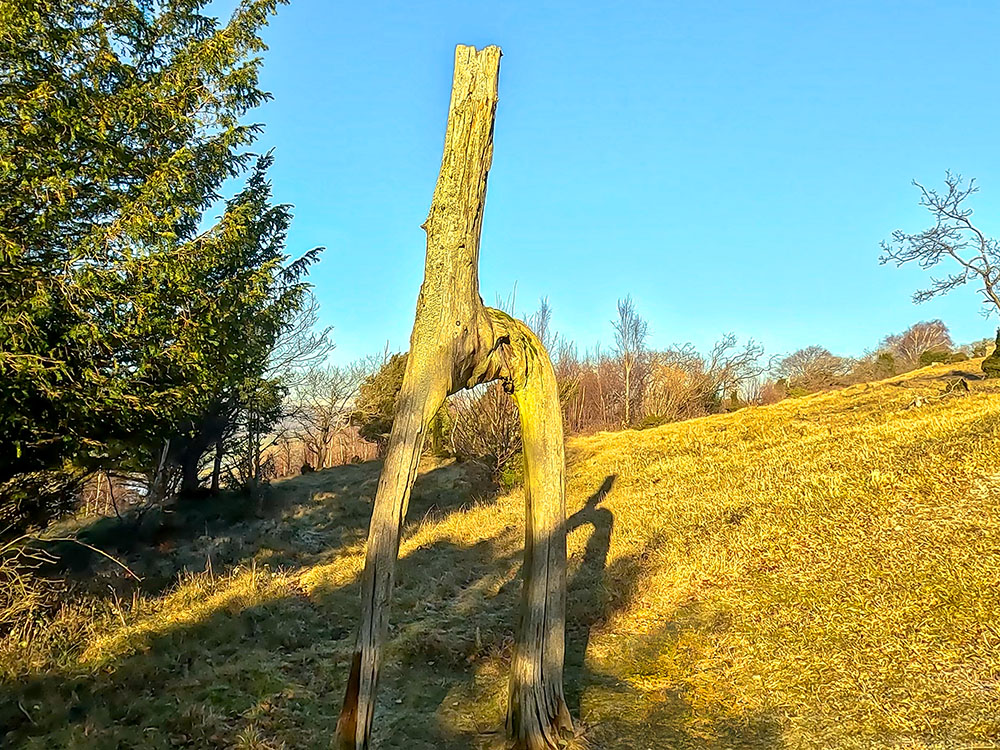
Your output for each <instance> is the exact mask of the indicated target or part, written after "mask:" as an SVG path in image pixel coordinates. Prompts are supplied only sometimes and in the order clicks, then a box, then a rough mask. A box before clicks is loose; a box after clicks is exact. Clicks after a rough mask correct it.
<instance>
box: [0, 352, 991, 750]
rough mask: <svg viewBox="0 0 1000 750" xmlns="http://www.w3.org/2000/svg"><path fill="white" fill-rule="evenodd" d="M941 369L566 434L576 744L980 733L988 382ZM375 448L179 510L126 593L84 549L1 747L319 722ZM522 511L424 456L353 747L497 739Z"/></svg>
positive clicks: (14, 665)
mask: <svg viewBox="0 0 1000 750" xmlns="http://www.w3.org/2000/svg"><path fill="white" fill-rule="evenodd" d="M956 368H957V370H956ZM962 370H964V371H967V372H968V373H970V374H972V373H977V372H978V363H977V362H976V361H972V362H969V363H962V364H960V365H942V366H938V367H933V368H926V369H924V370H920V371H917V372H916V373H911V374H909V375H907V376H903V377H900V378H895V379H892V380H889V381H885V382H882V383H875V384H868V385H860V386H855V387H852V388H850V389H848V390H845V391H840V392H837V393H829V394H818V395H814V396H810V397H806V398H802V399H795V400H789V401H786V402H783V403H780V404H777V405H775V406H771V407H766V408H754V409H745V410H742V411H740V412H737V413H735V414H731V415H724V416H716V417H708V418H705V419H699V420H694V421H690V422H685V423H681V424H676V425H669V426H666V427H662V428H659V429H654V430H648V431H643V432H633V431H628V432H624V433H615V434H611V433H606V434H601V435H597V436H593V437H587V438H579V439H574V440H571V441H570V444H569V471H568V476H569V488H568V489H569V510H570V514H571V517H570V520H569V528H570V534H569V546H570V553H571V556H572V559H571V563H570V583H569V589H570V590H569V604H568V606H569V613H568V614H569V617H568V619H569V624H568V633H567V640H568V653H567V692H568V699H569V702H570V706H571V708H572V710H573V712H574V715H575V716H577V717H579V719H580V723H581V727H582V729H583V732H584V734H583V740H582V741H581V744H584V743H586V744H588V745H589V746H590V747H592V748H601V749H604V748H607V749H609V750H610V749H613V748H622V749H625V748H628V749H632V748H635V749H639V750H643V749H645V748H651V749H653V748H656V749H658V748H667V747H682V748H735V747H746V748H751V747H753V748H758V747H759V748H779V747H788V748H799V747H802V748H827V747H865V748H869V747H872V748H874V747H995V746H998V743H1000V469H998V457H1000V385H994V384H993V383H987V382H985V381H981V380H970V391H969V392H965V391H964V390H960V389H955V390H952V391H951V392H947V391H948V390H949V386H950V383H952V382H953V381H954V380H955V377H956V372H958V371H962ZM972 377H975V375H972ZM377 475H378V467H377V465H375V464H368V465H360V466H349V467H342V468H339V469H331V470H326V471H323V472H319V473H316V474H313V475H307V476H303V477H298V478H295V479H291V480H287V481H284V482H280V483H278V484H276V485H275V488H274V490H275V491H274V496H273V498H272V499H271V500H270V501H269V503H268V504H267V505H266V506H265V507H262V508H257V509H254V512H253V513H249V514H248V513H246V509H245V508H242V507H235V503H236V502H237V501H236V500H235V499H231V500H230V501H229V505H228V507H227V505H226V504H225V503H223V504H222V505H221V508H220V509H219V510H218V511H217V514H216V515H214V516H208V515H205V513H204V511H202V510H200V509H198V508H197V507H190V508H183V507H182V508H178V509H176V510H175V512H174V514H173V517H172V520H171V523H170V525H169V526H170V528H171V529H172V531H163V530H161V531H159V532H157V533H158V534H159V536H158V538H157V540H156V541H157V543H158V545H159V548H158V552H157V554H156V555H155V556H150V555H148V554H147V555H145V556H140V555H138V554H125V557H126V559H127V561H128V562H129V564H130V565H131V566H133V567H134V569H135V571H136V572H137V573H139V574H141V575H142V576H143V577H144V581H143V584H142V586H141V587H139V590H136V586H135V584H134V582H129V579H127V578H126V577H124V576H123V575H122V574H121V573H120V571H118V570H117V569H115V568H114V567H113V566H111V565H110V564H109V563H107V564H105V563H100V564H99V563H97V562H93V561H92V562H91V565H93V566H95V568H96V569H92V570H93V572H87V573H85V574H84V575H83V577H82V578H81V580H82V581H84V583H81V584H80V586H81V587H82V588H81V591H80V592H78V593H77V594H76V595H75V597H73V598H75V601H76V602H77V603H76V604H73V605H67V606H65V607H64V608H63V609H62V610H60V611H59V612H58V613H56V614H55V615H54V616H53V619H52V620H51V621H48V622H45V623H40V624H39V626H38V627H37V628H35V629H33V630H30V631H27V632H21V633H18V634H16V635H15V637H13V638H8V639H7V640H6V641H5V642H4V643H3V644H2V646H0V670H2V671H0V675H2V678H3V680H4V684H3V688H2V689H3V695H2V702H0V726H2V727H5V728H6V729H7V730H8V734H7V736H6V743H5V744H6V745H9V746H12V747H30V748H56V747H97V748H116V747H144V748H145V747H148V748H171V747H197V748H202V747H237V748H280V747H285V748H289V750H291V749H292V748H325V747H328V746H329V738H330V736H331V734H332V732H333V728H334V725H335V723H336V717H337V712H338V710H339V703H340V699H341V689H342V685H343V680H344V678H345V676H346V672H347V659H348V657H349V655H350V653H351V650H352V645H353V643H352V641H353V631H354V626H355V617H356V616H357V602H356V597H357V577H358V573H359V571H360V568H361V564H362V553H363V537H364V533H365V528H366V525H367V516H368V513H369V512H370V503H371V499H372V496H373V495H374V489H375V482H376V480H377ZM522 512H523V509H522V498H521V496H520V494H519V492H517V491H515V492H513V493H512V494H510V495H507V496H501V497H490V496H489V495H488V494H485V493H484V492H483V490H482V489H481V485H480V482H479V479H478V478H477V477H476V476H474V475H472V474H470V472H469V470H468V468H467V467H461V466H455V465H446V466H440V467H434V468H431V467H427V468H426V469H425V471H424V473H423V474H422V476H421V478H420V480H419V484H418V489H417V492H416V494H415V497H414V501H413V504H412V507H411V512H410V523H409V525H408V527H407V531H406V534H405V539H404V542H403V544H402V548H401V558H402V559H401V561H400V566H399V575H398V582H397V588H396V605H395V609H394V612H393V622H394V625H393V629H392V642H391V645H390V647H389V649H388V653H387V659H386V662H387V666H386V669H385V674H384V681H383V684H382V691H381V694H380V700H381V707H380V712H379V715H378V718H377V737H376V747H382V748H414V749H420V748H454V749H456V750H457V749H458V748H469V747H473V748H486V747H500V746H502V743H501V737H502V734H501V732H502V719H503V712H504V698H505V696H504V690H505V678H506V667H507V662H508V660H509V654H510V647H511V638H512V633H513V623H514V615H515V611H516V606H517V594H518V587H519V585H520V582H519V577H518V570H519V560H520V548H521V534H522ZM88 538H92V539H94V540H95V541H96V540H98V539H99V538H100V534H98V533H97V531H95V530H91V537H88ZM184 569H186V570H187V571H189V572H185V573H182V574H181V576H180V579H179V581H178V578H177V571H179V570H184ZM190 571H197V572H190ZM85 592H89V593H85ZM0 736H2V735H0Z"/></svg>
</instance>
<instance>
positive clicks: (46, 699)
mask: <svg viewBox="0 0 1000 750" xmlns="http://www.w3.org/2000/svg"><path fill="white" fill-rule="evenodd" d="M332 476H334V477H338V478H339V479H343V480H344V481H348V480H349V479H350V476H349V475H346V474H344V475H342V474H339V473H334V474H333V475H332ZM357 476H358V475H355V477H357ZM360 476H361V477H364V476H365V474H363V473H362V474H361V475H360ZM312 481H315V480H314V479H313V478H310V482H312ZM614 481H615V478H614V476H609V477H607V478H606V479H605V480H604V482H603V483H602V485H601V486H600V488H598V490H597V491H596V492H595V493H594V494H593V495H592V496H591V497H590V499H589V500H588V501H587V502H586V503H585V504H584V506H583V507H582V508H581V509H580V510H579V511H577V512H576V513H574V514H572V515H571V516H570V518H569V519H568V522H569V528H570V529H571V530H572V529H576V528H580V527H586V526H591V527H592V531H591V534H590V537H588V541H587V543H586V547H585V549H584V552H583V555H582V558H581V560H580V563H579V565H578V566H577V567H576V572H575V573H574V575H573V577H572V579H571V581H570V583H569V586H568V597H567V645H568V647H567V658H566V678H567V696H568V699H569V701H570V704H571V706H572V707H573V709H574V710H573V712H574V714H575V715H576V716H580V711H581V710H585V712H586V713H587V714H588V715H589V716H588V717H587V718H591V717H592V718H593V719H594V723H593V725H592V726H590V727H585V728H586V729H587V733H586V741H587V746H588V747H590V748H592V749H593V750H618V748H621V749H622V750H624V749H625V748H629V749H632V748H643V747H656V748H659V747H669V746H679V747H694V748H710V747H720V748H723V747H727V748H728V747H732V748H737V747H764V748H771V747H778V746H779V730H780V727H779V725H778V724H777V723H769V722H767V721H765V720H763V719H762V720H754V721H741V722H731V723H725V722H724V723H723V724H722V725H718V726H715V727H713V728H712V731H710V732H707V733H704V736H706V737H710V738H712V739H711V740H706V739H704V737H703V736H701V735H698V736H696V735H693V734H691V733H690V732H689V731H687V729H685V726H686V720H687V718H688V716H689V715H690V711H691V709H690V707H689V706H688V704H687V703H686V701H685V699H684V697H683V696H682V695H680V694H679V693H677V694H673V693H671V694H668V693H663V694H662V695H653V696H650V695H649V694H648V693H644V692H640V691H638V690H636V689H635V688H633V687H632V686H630V685H628V684H626V683H624V682H622V681H621V680H620V679H619V678H617V677H615V676H614V675H612V674H609V673H607V672H602V671H601V670H600V669H596V668H595V667H594V666H593V665H591V664H590V663H589V662H588V659H587V650H588V647H589V645H590V643H591V642H592V639H593V638H594V636H595V633H596V632H597V631H598V630H599V629H600V628H601V627H602V626H603V625H604V624H605V623H606V622H607V620H608V618H609V617H610V616H611V615H612V614H614V613H615V612H617V611H620V610H622V609H624V608H626V607H627V606H628V605H629V604H630V602H631V601H632V598H633V595H634V593H635V592H636V590H637V588H638V586H639V585H640V584H641V577H642V571H643V558H644V555H645V554H646V552H648V550H649V549H650V547H649V546H647V548H646V549H645V550H644V551H642V552H640V553H638V554H636V555H634V556H626V557H622V558H618V559H616V560H615V561H614V563H613V564H612V565H611V566H609V565H608V563H607V560H608V553H609V549H610V544H611V539H612V533H613V530H614V516H613V514H612V512H611V511H610V510H608V509H606V508H603V507H600V506H601V503H602V502H603V501H604V499H605V498H606V497H607V496H608V494H609V493H610V492H611V491H612V489H613V486H614ZM299 489H301V487H300V488H299ZM325 492H326V491H325V490H324V491H319V489H318V488H317V493H315V496H313V495H311V496H310V497H311V499H310V501H309V502H310V503H312V504H313V505H315V506H316V507H312V506H311V505H309V504H308V503H303V504H301V506H295V507H296V509H297V510H296V513H295V514H293V516H292V517H291V518H289V517H288V516H282V519H283V522H284V523H287V524H293V522H301V526H299V527H296V528H298V529H309V528H311V527H312V528H318V529H320V531H317V532H316V533H317V534H319V535H320V537H321V538H322V539H324V540H335V544H337V545H342V543H343V541H344V540H345V539H349V540H350V539H354V536H353V534H354V533H356V532H357V531H358V530H360V529H363V528H364V527H365V526H366V525H367V511H365V512H360V511H359V512H358V513H357V514H355V515H356V517H355V516H350V517H349V518H348V519H347V520H346V521H345V522H344V526H343V528H342V529H341V533H340V534H339V535H337V534H334V533H333V532H332V531H331V532H330V534H329V535H328V536H323V534H326V533H327V532H325V531H323V530H322V528H323V527H322V523H333V521H332V520H331V519H332V518H334V517H336V518H342V515H339V514H338V511H337V510H336V507H335V506H337V505H338V504H339V503H340V502H341V500H342V499H343V498H344V494H343V493H341V494H337V492H336V491H334V492H332V494H330V495H326V494H324V493H325ZM320 495H322V497H319V496H320ZM423 497H424V499H421V495H420V494H419V493H415V495H414V502H413V503H412V504H411V513H413V514H414V515H413V516H412V517H413V518H415V519H419V518H420V516H421V515H422V514H423V515H425V516H426V515H427V514H428V513H430V514H434V513H441V514H442V515H443V514H444V513H447V512H448V508H450V507H452V506H450V505H443V506H442V505H438V504H437V503H438V501H439V500H440V499H441V498H437V497H433V496H430V495H424V496H423ZM452 502H455V501H454V499H452ZM457 504H458V505H461V502H458V503H457ZM331 505H332V506H334V507H333V508H331V507H329V506H331ZM435 508H437V510H435ZM341 510H342V509H341ZM293 525H294V524H293ZM310 525H311V526H310ZM520 535H521V532H520V531H519V530H518V529H517V528H516V527H513V526H510V527H507V528H506V529H505V530H504V531H503V532H501V533H500V534H499V535H497V536H496V537H494V538H490V539H487V540H483V541H479V542H477V543H474V544H470V545H463V544H459V543H455V542H454V541H451V540H447V539H444V540H437V541H434V542H432V543H429V544H427V545H425V546H422V547H419V548H417V549H415V550H412V551H411V552H409V553H408V554H407V555H406V556H405V557H403V558H402V559H401V560H400V563H399V567H398V575H397V586H396V592H395V601H394V607H393V613H392V618H391V619H392V622H393V625H392V627H391V630H390V642H389V643H388V645H387V648H386V650H385V655H384V656H385V663H384V667H383V676H382V684H381V688H380V692H379V699H378V707H377V714H376V729H375V732H374V737H373V747H374V748H407V749H412V750H424V749H426V750H431V749H432V748H434V749H436V750H442V749H444V750H459V749H460V748H462V749H466V748H493V747H498V746H502V724H503V714H504V710H505V703H506V679H507V670H508V667H509V662H510V648H511V644H512V641H513V634H514V628H515V623H516V620H517V607H518V600H519V588H520V583H519V582H518V581H516V579H517V578H519V574H518V569H519V566H520V559H521V551H520V547H521V538H520ZM320 537H318V538H320ZM351 543H354V542H351ZM656 543H657V541H656V540H655V539H652V540H650V542H649V545H653V546H655V544H656ZM321 546H322V545H320V543H319V542H318V541H317V544H316V547H317V548H316V549H313V550H311V551H308V552H306V553H305V554H304V557H303V559H304V560H306V561H307V562H306V563H305V564H303V565H302V566H301V568H300V570H304V569H305V568H306V567H307V566H309V565H312V564H315V562H316V561H319V562H320V563H322V561H323V560H328V559H332V558H333V557H335V556H336V555H338V554H344V549H343V546H333V545H327V546H326V547H324V548H320V547H321ZM301 562H302V561H301V560H300V563H301ZM266 575H268V576H269V575H271V574H270V573H268V574H266ZM291 580H292V583H291V584H288V585H284V586H283V587H280V588H279V589H278V590H277V591H275V592H274V593H273V594H272V595H267V596H263V600H261V601H256V600H254V597H252V596H241V597H235V598H233V599H230V600H227V601H225V602H223V603H220V604H219V605H218V606H216V607H215V608H214V609H213V610H212V611H210V612H209V613H208V614H207V615H204V616H200V617H197V618H195V620H194V621H189V620H185V619H184V618H173V619H172V620H170V621H167V622H165V623H161V625H160V626H159V629H158V630H155V629H152V630H143V629H142V628H137V629H135V633H133V634H132V635H131V636H130V637H129V641H128V644H127V649H124V650H123V651H122V653H123V655H122V656H116V657H113V658H111V659H109V660H108V661H107V662H106V663H97V664H94V663H91V664H88V665H86V666H83V665H78V664H70V665H68V666H66V667H64V668H63V669H61V670H60V671H58V672H53V671H50V672H47V673H43V674H38V675H34V676H30V677H27V678H24V679H22V680H20V681H18V682H17V683H15V684H9V685H6V686H4V693H5V696H6V697H5V699H4V700H3V701H2V702H0V727H3V728H4V729H5V730H6V737H5V740H6V742H5V746H10V747H25V748H43V747H44V748H58V747H91V748H98V750H100V749H101V748H109V749H110V748H118V747H144V748H153V749H154V750H155V749H158V748H164V749H166V748H176V747H190V748H207V747H220V748H221V747H241V748H260V749H269V748H328V747H329V746H330V742H331V738H332V736H333V732H334V728H335V726H336V721H337V716H338V713H339V709H340V700H341V697H342V691H343V687H344V679H345V678H346V675H347V668H348V664H349V660H350V657H351V654H352V652H353V648H354V631H355V628H356V626H357V617H358V601H357V600H358V593H359V592H358V583H357V580H356V578H355V579H354V580H351V581H348V582H343V581H340V582H331V583H324V582H322V581H320V582H319V583H318V584H317V585H315V586H313V587H311V588H310V589H309V591H308V592H306V591H305V590H303V589H302V588H301V586H300V584H299V583H296V581H297V580H298V579H296V578H295V577H294V576H293V577H292V579H291ZM512 582H514V583H513V585H512ZM264 583H265V584H266V580H265V581H264ZM258 598H260V597H258ZM248 601H249V602H250V603H246V602H248ZM682 615H683V613H679V615H678V617H679V618H680V619H679V620H678V621H679V622H683V620H684V617H683V616H682ZM666 627H667V629H669V628H670V627H674V628H675V630H676V629H678V628H679V627H681V626H676V625H674V626H672V625H668V626H666ZM669 635H670V634H669V633H668V634H667V636H668V637H669ZM652 647H655V644H654V646H652ZM592 695H594V696H596V697H594V698H592V697H591V696H592ZM608 701H610V702H611V705H610V706H608V705H605V707H604V708H601V705H600V704H601V703H602V702H603V703H607V702H608ZM626 706H628V710H619V709H623V708H624V707H626ZM0 736H2V735H0ZM664 742H669V743H670V744H663V743H664ZM645 743H649V744H645Z"/></svg>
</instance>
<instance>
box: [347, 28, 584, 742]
mask: <svg viewBox="0 0 1000 750" xmlns="http://www.w3.org/2000/svg"><path fill="white" fill-rule="evenodd" d="M499 66H500V50H499V48H497V47H487V48H485V49H483V50H479V51H477V50H476V49H475V48H473V47H465V46H459V47H458V48H457V49H456V52H455V76H454V81H453V85H452V94H451V105H450V109H449V114H448V126H447V131H446V134H445V145H444V156H443V158H442V162H441V172H440V175H439V177H438V181H437V186H436V187H435V190H434V198H433V200H432V202H431V209H430V213H429V215H428V217H427V221H426V223H425V224H424V229H425V230H426V232H427V256H426V262H425V266H424V282H423V284H422V286H421V288H420V296H419V298H418V300H417V311H416V316H415V318H414V325H413V333H412V335H411V337H410V353H409V356H408V357H407V363H406V371H405V373H404V376H403V386H402V390H401V392H400V400H399V405H398V408H397V413H396V419H395V422H394V423H393V427H392V432H391V434H390V437H389V447H388V453H387V456H386V459H385V464H384V466H383V469H382V475H381V477H380V479H379V485H378V490H377V492H376V495H375V505H374V509H373V511H372V520H371V526H370V529H369V534H368V547H367V552H366V559H365V570H364V573H363V575H362V581H361V589H362V593H361V623H360V627H359V631H358V639H357V646H356V649H355V653H354V657H353V661H352V665H351V672H350V675H349V678H348V685H347V692H346V695H345V698H344V706H343V709H342V711H341V715H340V720H339V722H338V724H337V737H338V740H337V741H338V746H339V747H340V748H342V749H343V750H362V748H367V747H368V739H369V736H370V733H371V727H372V721H373V712H374V706H375V691H376V688H377V683H378V675H379V667H380V662H379V659H380V651H381V647H382V644H383V642H384V641H385V636H386V630H387V627H388V613H389V604H390V599H391V596H392V585H393V573H394V568H395V563H396V558H397V556H398V553H399V541H400V530H401V527H402V523H403V519H404V517H405V515H406V507H407V503H408V500H409V495H410V490H411V487H412V485H413V480H414V478H415V475H416V470H417V463H418V460H419V457H420V452H421V449H422V448H423V443H424V439H425V436H426V434H427V430H428V428H429V426H430V423H431V420H432V419H433V418H434V415H435V413H436V412H437V410H438V408H439V407H440V406H441V404H442V402H443V401H444V399H445V397H446V396H447V395H448V394H451V393H454V392H456V391H458V390H461V389H462V388H466V387H470V386H473V385H476V384H478V383H482V382H487V381H490V380H496V379H501V380H503V381H504V385H505V388H506V389H507V391H508V392H509V393H511V394H512V395H513V396H514V398H515V400H516V401H517V404H518V406H519V408H520V412H521V425H522V431H523V434H524V456H525V469H526V470H525V477H526V478H525V498H526V513H527V521H526V538H525V564H524V579H525V583H524V593H523V596H522V605H521V617H520V625H519V630H518V639H517V647H516V651H515V658H514V663H513V666H512V671H511V682H510V697H511V703H510V709H509V712H508V729H509V731H510V732H511V734H512V736H513V737H514V738H515V739H516V740H517V742H518V744H519V745H520V746H521V747H524V748H528V749H529V750H535V748H548V747H556V743H557V741H558V736H559V733H560V732H561V731H563V730H566V729H569V728H571V726H572V724H571V722H570V718H569V712H568V711H567V710H566V704H565V701H564V700H563V685H562V668H563V651H564V644H563V638H564V635H563V634H564V630H565V624H564V621H565V579H566V538H565V501H564V494H563V485H564V479H563V467H564V460H563V442H562V421H561V414H560V411H559V406H558V393H557V391H556V382H555V375H554V374H553V372H552V366H551V363H550V362H549V358H548V355H547V354H546V353H545V349H544V347H542V345H541V343H540V342H539V341H538V339H537V337H535V335H534V334H533V333H531V331H530V330H529V329H528V328H527V327H526V326H525V325H524V324H523V323H520V322H519V321H516V320H514V319H513V318H510V317H509V316H507V315H505V314H504V313H500V312H498V311H496V310H489V309H487V308H486V307H484V306H483V303H482V300H481V299H480V296H479V277H478V273H479V242H480V235H481V232H482V221H483V209H484V206H485V200H486V181H487V176H488V174H489V168H490V164H491V161H492V156H493V122H494V118H495V113H496V103H497V79H498V74H499Z"/></svg>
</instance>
